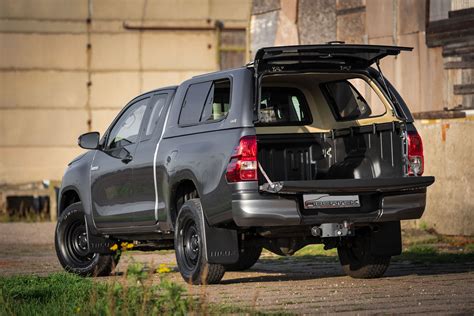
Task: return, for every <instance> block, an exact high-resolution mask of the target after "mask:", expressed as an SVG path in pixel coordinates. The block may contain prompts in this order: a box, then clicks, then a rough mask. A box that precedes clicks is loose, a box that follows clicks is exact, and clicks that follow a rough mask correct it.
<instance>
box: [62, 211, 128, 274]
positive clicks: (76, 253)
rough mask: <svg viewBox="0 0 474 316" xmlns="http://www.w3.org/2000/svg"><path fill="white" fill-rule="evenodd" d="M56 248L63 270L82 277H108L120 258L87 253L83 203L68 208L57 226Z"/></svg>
mask: <svg viewBox="0 0 474 316" xmlns="http://www.w3.org/2000/svg"><path fill="white" fill-rule="evenodd" d="M54 239H55V247H56V254H57V256H58V259H59V262H60V263H61V265H62V266H63V268H64V269H65V270H66V271H68V272H71V273H74V274H77V275H80V276H107V275H110V273H111V272H112V271H113V270H114V268H115V266H116V265H117V264H118V261H119V257H117V256H114V255H102V254H98V253H94V254H88V253H87V235H86V225H85V218H84V209H83V207H82V203H80V202H79V203H74V204H72V205H70V206H68V207H67V208H66V209H65V210H64V211H63V212H62V214H61V216H60V217H59V219H58V223H57V225H56V233H55V238H54Z"/></svg>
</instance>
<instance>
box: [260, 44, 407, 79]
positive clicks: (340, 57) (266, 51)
mask: <svg viewBox="0 0 474 316" xmlns="http://www.w3.org/2000/svg"><path fill="white" fill-rule="evenodd" d="M412 49H413V48H411V47H401V46H379V45H351V44H325V45H298V46H280V47H267V48H261V49H259V50H258V51H257V54H256V55H255V61H254V66H255V71H256V74H262V73H264V72H280V71H290V70H298V69H303V68H325V69H337V70H346V71H348V70H351V69H352V68H367V67H369V66H370V65H372V64H373V63H374V62H376V61H377V60H380V59H382V58H384V57H386V56H389V55H392V56H394V55H398V54H400V52H401V51H411V50H412Z"/></svg>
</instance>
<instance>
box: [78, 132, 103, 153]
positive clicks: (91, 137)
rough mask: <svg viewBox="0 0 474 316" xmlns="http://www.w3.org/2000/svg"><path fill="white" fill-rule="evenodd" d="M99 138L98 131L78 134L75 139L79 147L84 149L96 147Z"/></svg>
mask: <svg viewBox="0 0 474 316" xmlns="http://www.w3.org/2000/svg"><path fill="white" fill-rule="evenodd" d="M99 140H100V133H99V132H89V133H85V134H82V135H81V136H79V138H78V139H77V144H78V145H79V147H81V148H84V149H98V148H99Z"/></svg>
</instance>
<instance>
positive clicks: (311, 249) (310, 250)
mask: <svg viewBox="0 0 474 316" xmlns="http://www.w3.org/2000/svg"><path fill="white" fill-rule="evenodd" d="M295 256H297V257H307V256H319V257H334V256H337V250H336V248H333V249H329V250H324V245H308V246H306V247H303V248H302V249H300V250H298V251H297V252H296V253H295Z"/></svg>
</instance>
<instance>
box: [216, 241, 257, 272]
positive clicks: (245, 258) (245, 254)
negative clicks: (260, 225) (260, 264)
mask: <svg viewBox="0 0 474 316" xmlns="http://www.w3.org/2000/svg"><path fill="white" fill-rule="evenodd" d="M261 254H262V247H260V246H248V247H244V248H243V251H242V252H240V253H239V261H237V262H236V263H234V264H228V265H224V267H225V270H226V271H244V270H247V269H250V268H251V267H253V265H254V264H255V263H256V262H257V261H258V258H260V255H261Z"/></svg>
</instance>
